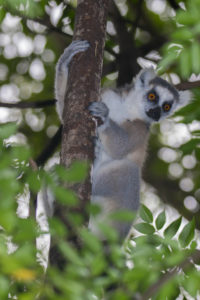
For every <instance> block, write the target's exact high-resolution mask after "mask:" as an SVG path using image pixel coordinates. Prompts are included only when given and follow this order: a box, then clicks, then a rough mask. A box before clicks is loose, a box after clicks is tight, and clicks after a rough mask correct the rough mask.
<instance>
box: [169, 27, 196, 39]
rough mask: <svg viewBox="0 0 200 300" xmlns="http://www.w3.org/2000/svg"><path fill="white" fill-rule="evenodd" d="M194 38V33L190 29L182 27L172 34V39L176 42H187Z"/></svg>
mask: <svg viewBox="0 0 200 300" xmlns="http://www.w3.org/2000/svg"><path fill="white" fill-rule="evenodd" d="M192 37H193V34H192V31H191V30H190V29H189V28H186V27H182V28H179V29H177V30H175V31H174V32H173V33H172V39H174V40H176V41H187V40H188V39H191V38H192Z"/></svg>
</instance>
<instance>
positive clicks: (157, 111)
mask: <svg viewBox="0 0 200 300" xmlns="http://www.w3.org/2000/svg"><path fill="white" fill-rule="evenodd" d="M146 114H147V116H148V117H150V118H151V119H153V120H154V121H158V120H159V119H160V116H161V108H160V107H159V106H157V107H155V108H151V109H150V110H148V111H147V113H146Z"/></svg>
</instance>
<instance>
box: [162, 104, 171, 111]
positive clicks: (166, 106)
mask: <svg viewBox="0 0 200 300" xmlns="http://www.w3.org/2000/svg"><path fill="white" fill-rule="evenodd" d="M170 108H171V105H170V104H168V103H165V104H164V106H163V109H164V111H169V110H170Z"/></svg>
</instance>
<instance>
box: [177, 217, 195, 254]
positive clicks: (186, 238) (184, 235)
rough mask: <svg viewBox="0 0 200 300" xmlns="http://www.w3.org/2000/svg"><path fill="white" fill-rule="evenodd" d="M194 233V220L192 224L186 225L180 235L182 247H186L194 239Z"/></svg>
mask: <svg viewBox="0 0 200 300" xmlns="http://www.w3.org/2000/svg"><path fill="white" fill-rule="evenodd" d="M194 232H195V221H194V219H192V221H191V222H189V223H188V224H186V225H185V227H184V228H183V230H182V232H181V233H180V235H179V238H178V239H179V242H180V244H181V246H182V247H184V248H185V247H186V246H187V245H188V244H189V243H190V242H191V240H192V239H193V238H194Z"/></svg>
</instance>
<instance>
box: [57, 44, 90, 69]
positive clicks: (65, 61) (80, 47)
mask: <svg viewBox="0 0 200 300" xmlns="http://www.w3.org/2000/svg"><path fill="white" fill-rule="evenodd" d="M89 46H90V44H89V43H88V41H80V40H77V41H73V42H72V43H71V44H70V45H69V46H68V47H67V48H66V49H65V51H64V53H63V54H62V55H61V57H60V64H59V65H60V66H62V67H63V65H64V66H66V68H68V65H69V63H70V62H71V60H72V58H73V57H74V55H76V54H77V53H79V52H84V51H86V50H87V49H88V48H89Z"/></svg>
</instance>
